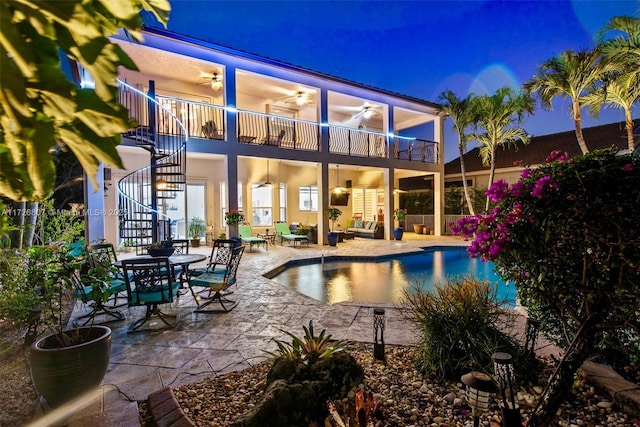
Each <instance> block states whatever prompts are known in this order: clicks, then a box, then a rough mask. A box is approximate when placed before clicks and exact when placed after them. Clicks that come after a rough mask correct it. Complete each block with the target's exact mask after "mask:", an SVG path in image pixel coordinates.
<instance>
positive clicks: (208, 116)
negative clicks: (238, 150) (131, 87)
mask: <svg viewBox="0 0 640 427" xmlns="http://www.w3.org/2000/svg"><path fill="white" fill-rule="evenodd" d="M156 100H157V102H158V104H159V105H161V106H162V107H164V108H165V109H166V111H162V110H161V112H160V113H159V114H158V116H159V118H158V120H159V126H160V131H161V132H166V133H170V132H171V129H169V126H170V125H171V124H173V123H175V121H174V120H172V117H170V116H169V113H168V112H171V113H173V114H174V115H175V117H177V118H178V119H179V120H180V121H181V122H182V123H183V124H184V126H185V127H186V129H187V133H188V135H189V136H190V137H196V138H207V139H224V137H225V134H226V132H225V119H224V107H222V106H220V105H212V104H206V103H202V102H193V101H185V100H183V99H178V98H169V97H166V96H156Z"/></svg>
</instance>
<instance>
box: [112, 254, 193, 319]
mask: <svg viewBox="0 0 640 427" xmlns="http://www.w3.org/2000/svg"><path fill="white" fill-rule="evenodd" d="M122 268H123V270H124V277H125V280H126V283H127V299H128V301H129V307H135V306H141V305H144V306H146V307H147V311H146V313H145V316H144V317H143V318H142V319H138V320H136V321H135V322H133V323H132V324H131V326H130V327H129V332H135V331H137V330H138V329H139V328H140V327H141V326H142V325H144V324H145V323H146V322H148V321H150V320H151V319H152V318H153V317H154V316H155V317H157V318H158V319H160V320H161V321H162V322H163V323H164V324H165V325H166V326H167V327H169V328H174V327H176V326H177V324H178V319H177V316H175V315H169V314H165V313H163V312H162V311H161V310H160V308H159V307H158V306H159V305H160V304H170V303H172V302H173V299H174V297H176V296H177V293H178V290H179V289H180V286H181V283H180V281H177V280H175V277H174V275H173V273H172V272H171V271H172V270H171V267H170V265H169V259H168V258H166V257H156V258H149V259H145V258H142V259H141V258H138V259H130V260H123V261H122Z"/></svg>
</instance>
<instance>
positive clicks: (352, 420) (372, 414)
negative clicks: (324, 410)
mask: <svg viewBox="0 0 640 427" xmlns="http://www.w3.org/2000/svg"><path fill="white" fill-rule="evenodd" d="M340 403H342V402H339V404H340ZM379 404H380V397H379V396H376V397H373V393H371V392H369V393H365V392H364V391H363V390H362V389H358V390H356V392H355V397H354V399H353V400H351V399H350V400H349V401H348V402H347V403H346V404H344V405H342V406H346V408H345V409H344V411H343V412H344V413H346V415H345V417H344V419H343V418H342V417H341V416H340V413H339V412H338V408H337V407H336V405H335V404H334V403H333V402H332V401H329V403H327V407H328V408H329V417H327V420H326V421H325V426H333V425H334V423H335V425H337V427H351V426H354V427H373V426H374V425H375V422H376V410H377V409H378V405H379Z"/></svg>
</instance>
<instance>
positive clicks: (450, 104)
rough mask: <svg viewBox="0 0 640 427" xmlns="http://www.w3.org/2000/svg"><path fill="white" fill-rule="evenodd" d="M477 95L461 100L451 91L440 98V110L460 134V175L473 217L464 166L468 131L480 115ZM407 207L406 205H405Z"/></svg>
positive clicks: (469, 136)
mask: <svg viewBox="0 0 640 427" xmlns="http://www.w3.org/2000/svg"><path fill="white" fill-rule="evenodd" d="M476 99H477V97H476V95H474V94H473V93H470V94H468V95H467V96H466V98H464V99H459V98H458V97H457V96H456V94H455V93H453V92H452V91H450V90H446V91H444V92H442V93H441V94H440V96H439V100H440V109H441V110H442V112H444V113H446V114H447V117H450V118H451V120H452V121H453V128H454V129H455V130H456V132H457V133H458V154H459V155H460V156H459V159H460V174H461V175H462V188H463V190H462V194H463V195H464V196H465V200H466V202H467V209H468V210H469V212H471V214H472V215H473V214H474V213H475V212H474V206H473V204H472V203H471V195H470V194H469V188H468V186H467V178H466V169H465V165H464V153H465V151H466V150H467V145H468V143H469V141H470V140H471V139H472V138H471V135H470V134H469V133H467V129H468V128H469V127H471V126H472V125H473V124H475V123H476V122H477V121H478V115H477V111H476V108H475V105H476ZM405 206H406V205H405Z"/></svg>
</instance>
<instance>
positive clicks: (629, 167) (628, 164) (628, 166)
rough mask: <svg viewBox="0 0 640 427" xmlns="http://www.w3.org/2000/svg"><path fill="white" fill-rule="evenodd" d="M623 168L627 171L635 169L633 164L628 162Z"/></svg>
mask: <svg viewBox="0 0 640 427" xmlns="http://www.w3.org/2000/svg"><path fill="white" fill-rule="evenodd" d="M622 170H623V171H625V172H631V171H632V170H633V164H631V163H627V164H626V165H624V166H623V167H622Z"/></svg>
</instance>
